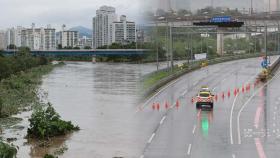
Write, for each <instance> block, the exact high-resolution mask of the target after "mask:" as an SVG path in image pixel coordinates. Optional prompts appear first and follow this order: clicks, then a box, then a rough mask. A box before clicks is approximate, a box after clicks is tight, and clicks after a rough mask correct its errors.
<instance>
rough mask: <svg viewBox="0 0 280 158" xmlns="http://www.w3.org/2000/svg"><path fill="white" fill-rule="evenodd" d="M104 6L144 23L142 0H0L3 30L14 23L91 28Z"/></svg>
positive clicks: (0, 21) (129, 18)
mask: <svg viewBox="0 0 280 158" xmlns="http://www.w3.org/2000/svg"><path fill="white" fill-rule="evenodd" d="M142 1H143V0H142ZM102 5H110V6H113V7H115V8H116V9H117V14H118V15H122V14H126V15H127V18H128V20H134V21H136V22H139V23H140V22H142V18H141V17H142V13H143V7H142V6H143V5H142V2H141V0H0V13H1V14H0V29H1V28H8V27H12V26H18V25H19V26H31V23H36V26H46V25H47V24H51V25H52V26H53V27H56V28H60V26H61V25H62V24H66V25H67V27H68V28H70V27H73V26H79V25H82V26H85V27H88V28H91V21H92V20H91V19H92V17H93V16H95V11H96V9H98V8H99V7H100V6H102Z"/></svg>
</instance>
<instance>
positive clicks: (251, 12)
mask: <svg viewBox="0 0 280 158" xmlns="http://www.w3.org/2000/svg"><path fill="white" fill-rule="evenodd" d="M250 14H251V15H252V14H253V0H251V10H250Z"/></svg>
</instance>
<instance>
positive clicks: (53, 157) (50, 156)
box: [44, 154, 57, 158]
mask: <svg viewBox="0 0 280 158" xmlns="http://www.w3.org/2000/svg"><path fill="white" fill-rule="evenodd" d="M44 158H57V156H53V155H50V154H46V155H45V156H44Z"/></svg>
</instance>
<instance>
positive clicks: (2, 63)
mask: <svg viewBox="0 0 280 158" xmlns="http://www.w3.org/2000/svg"><path fill="white" fill-rule="evenodd" d="M48 63H49V62H48V59H47V58H45V57H33V56H31V54H30V50H29V49H27V48H20V49H19V51H18V52H17V54H16V55H15V56H12V57H4V56H0V80H2V79H4V78H8V77H10V76H11V75H13V74H16V73H18V72H21V71H26V70H28V69H30V68H33V67H37V66H40V65H47V64H48Z"/></svg>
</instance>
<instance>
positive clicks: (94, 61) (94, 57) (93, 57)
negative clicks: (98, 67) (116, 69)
mask: <svg viewBox="0 0 280 158" xmlns="http://www.w3.org/2000/svg"><path fill="white" fill-rule="evenodd" d="M91 61H92V63H96V56H95V55H94V56H92V60H91Z"/></svg>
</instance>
